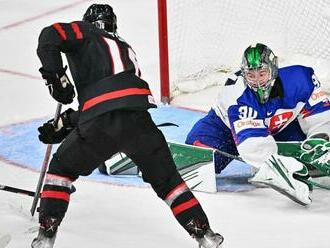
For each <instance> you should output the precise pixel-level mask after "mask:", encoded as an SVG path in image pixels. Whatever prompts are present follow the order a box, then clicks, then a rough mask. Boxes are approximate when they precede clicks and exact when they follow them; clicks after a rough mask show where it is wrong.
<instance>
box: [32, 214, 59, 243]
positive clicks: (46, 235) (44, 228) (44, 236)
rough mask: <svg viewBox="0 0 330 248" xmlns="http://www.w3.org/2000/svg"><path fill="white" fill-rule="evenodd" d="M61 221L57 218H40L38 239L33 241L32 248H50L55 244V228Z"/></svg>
mask: <svg viewBox="0 0 330 248" xmlns="http://www.w3.org/2000/svg"><path fill="white" fill-rule="evenodd" d="M60 222H61V221H60V220H59V219H57V218H52V217H46V218H42V221H41V223H40V228H39V233H38V237H36V238H35V239H33V241H32V244H31V247H32V248H52V247H53V246H54V243H55V238H56V234H57V228H58V226H59V223H60Z"/></svg>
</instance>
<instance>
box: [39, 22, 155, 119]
mask: <svg viewBox="0 0 330 248" xmlns="http://www.w3.org/2000/svg"><path fill="white" fill-rule="evenodd" d="M37 53H38V56H39V58H40V60H41V63H42V67H43V69H44V70H45V71H49V72H58V71H61V70H62V68H63V61H62V57H61V53H64V54H65V55H66V57H67V61H68V64H69V68H70V72H71V75H72V78H73V81H74V84H75V86H76V90H77V93H78V101H79V105H80V111H81V113H80V120H79V121H80V122H81V121H82V122H84V121H87V120H89V119H91V118H93V117H94V116H96V115H99V114H102V113H104V112H107V111H112V110H116V109H130V110H146V109H148V108H151V107H156V106H155V104H154V103H153V101H152V100H151V99H152V95H151V92H150V89H149V86H148V83H147V82H145V81H144V80H142V79H141V78H140V76H141V71H140V68H139V66H138V62H137V59H136V55H135V52H134V51H133V49H132V48H131V46H130V45H129V44H128V43H126V42H125V41H124V40H123V39H122V38H121V37H119V36H118V35H115V34H112V33H108V32H106V31H104V30H102V29H99V28H97V27H95V26H94V25H93V24H90V23H88V22H84V21H77V22H72V23H55V24H53V25H51V26H49V27H46V28H44V29H43V30H42V32H41V34H40V36H39V43H38V49H37Z"/></svg>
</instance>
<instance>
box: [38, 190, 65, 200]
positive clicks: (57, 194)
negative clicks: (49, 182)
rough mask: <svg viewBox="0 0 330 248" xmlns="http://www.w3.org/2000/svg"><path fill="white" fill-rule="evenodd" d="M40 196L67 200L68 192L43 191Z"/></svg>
mask: <svg viewBox="0 0 330 248" xmlns="http://www.w3.org/2000/svg"><path fill="white" fill-rule="evenodd" d="M41 198H52V199H60V200H64V201H67V202H69V201H70V194H69V193H66V192H62V191H43V192H42V193H41Z"/></svg>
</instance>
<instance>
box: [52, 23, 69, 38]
mask: <svg viewBox="0 0 330 248" xmlns="http://www.w3.org/2000/svg"><path fill="white" fill-rule="evenodd" d="M53 27H54V28H55V29H56V31H57V32H58V34H59V35H60V36H61V39H62V40H66V39H67V37H66V33H65V31H64V29H63V27H62V26H61V24H59V23H55V24H53Z"/></svg>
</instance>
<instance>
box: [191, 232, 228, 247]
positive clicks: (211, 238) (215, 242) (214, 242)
mask: <svg viewBox="0 0 330 248" xmlns="http://www.w3.org/2000/svg"><path fill="white" fill-rule="evenodd" d="M196 240H197V242H198V247H199V248H223V246H222V245H221V244H222V243H223V240H224V238H223V237H222V236H221V235H220V234H219V233H214V232H213V231H212V230H211V229H207V230H206V232H205V234H204V236H203V237H202V238H197V237H196Z"/></svg>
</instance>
